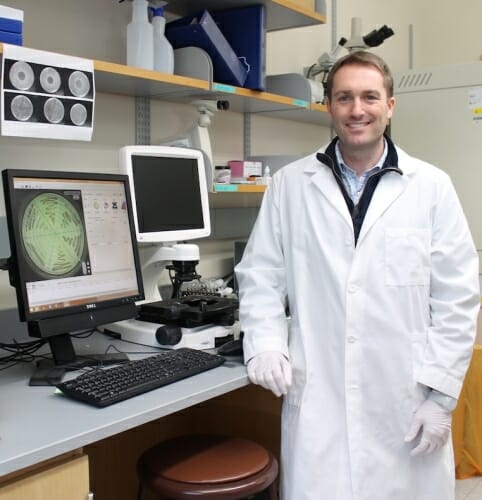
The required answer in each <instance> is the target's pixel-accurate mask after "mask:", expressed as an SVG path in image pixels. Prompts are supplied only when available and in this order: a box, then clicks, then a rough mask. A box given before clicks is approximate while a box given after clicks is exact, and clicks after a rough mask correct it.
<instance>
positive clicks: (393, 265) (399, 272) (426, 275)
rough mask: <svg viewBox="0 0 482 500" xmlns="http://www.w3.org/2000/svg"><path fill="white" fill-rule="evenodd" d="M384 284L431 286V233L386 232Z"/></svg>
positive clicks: (402, 230) (404, 229)
mask: <svg viewBox="0 0 482 500" xmlns="http://www.w3.org/2000/svg"><path fill="white" fill-rule="evenodd" d="M385 284H386V285H388V286H427V285H429V284H430V231H428V230H427V229H418V228H391V229H387V230H386V231H385Z"/></svg>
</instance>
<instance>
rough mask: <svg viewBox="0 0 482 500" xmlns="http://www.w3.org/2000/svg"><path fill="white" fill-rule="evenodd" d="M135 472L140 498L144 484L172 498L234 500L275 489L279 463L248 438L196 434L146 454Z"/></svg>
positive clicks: (140, 459) (155, 447) (169, 442)
mask: <svg viewBox="0 0 482 500" xmlns="http://www.w3.org/2000/svg"><path fill="white" fill-rule="evenodd" d="M137 473H138V476H139V479H140V482H141V494H142V486H146V487H148V488H149V489H150V490H152V491H153V492H155V493H158V494H160V495H164V496H167V497H169V498H173V499H183V498H192V497H193V496H196V497H197V498H213V499H214V498H233V499H235V498H244V497H245V496H248V495H253V494H255V493H258V492H261V491H263V490H265V489H267V488H268V487H270V486H271V489H272V490H273V491H275V487H274V482H275V480H276V477H277V475H278V463H277V461H276V459H275V457H274V456H273V455H272V454H271V453H270V452H269V451H268V450H267V449H266V448H264V447H263V446H260V445H259V444H257V443H255V442H253V441H250V440H248V439H244V438H239V437H230V436H222V435H193V436H181V437H178V438H174V439H170V440H168V441H165V442H163V443H159V444H157V445H155V446H153V447H152V448H150V449H148V450H147V451H145V452H144V453H143V454H142V455H141V457H140V458H139V461H138V463H137ZM139 498H141V495H140V496H139ZM270 498H273V499H274V498H276V496H275V495H274V494H273V495H272V496H271V497H270Z"/></svg>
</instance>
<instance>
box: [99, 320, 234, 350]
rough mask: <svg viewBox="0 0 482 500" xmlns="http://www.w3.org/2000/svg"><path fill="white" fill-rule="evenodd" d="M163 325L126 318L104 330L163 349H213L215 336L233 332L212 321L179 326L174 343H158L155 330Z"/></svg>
mask: <svg viewBox="0 0 482 500" xmlns="http://www.w3.org/2000/svg"><path fill="white" fill-rule="evenodd" d="M161 326H163V325H160V324H159V323H149V322H147V321H138V320H136V319H127V320H124V321H118V322H117V323H111V324H109V325H105V326H104V330H107V331H110V332H115V333H119V334H120V335H121V338H122V340H126V341H130V342H137V343H139V344H143V345H147V346H152V347H161V348H163V349H179V348H180V347H189V348H191V349H200V350H202V349H214V348H215V343H216V338H222V337H227V336H228V335H232V334H233V326H221V325H215V324H213V323H210V324H207V325H201V326H197V327H194V328H181V331H182V337H181V340H180V341H179V342H178V343H177V344H174V345H167V344H160V343H159V342H158V341H157V339H156V333H157V330H158V329H159V328H160V327H161Z"/></svg>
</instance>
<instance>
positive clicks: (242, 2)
mask: <svg viewBox="0 0 482 500" xmlns="http://www.w3.org/2000/svg"><path fill="white" fill-rule="evenodd" d="M200 4H202V5H200ZM249 5H264V6H265V8H266V30H267V31H277V30H283V29H289V28H300V27H303V26H313V25H316V24H325V23H326V16H325V15H323V14H319V13H318V12H315V11H311V10H308V9H306V8H304V7H301V6H300V5H298V4H297V3H296V1H293V0H203V1H202V2H197V3H196V2H193V1H192V0H170V1H169V4H168V6H166V10H168V11H169V12H171V13H173V14H176V15H179V16H188V15H192V14H195V13H196V12H199V11H200V10H202V9H207V10H222V9H231V8H234V7H248V6H249Z"/></svg>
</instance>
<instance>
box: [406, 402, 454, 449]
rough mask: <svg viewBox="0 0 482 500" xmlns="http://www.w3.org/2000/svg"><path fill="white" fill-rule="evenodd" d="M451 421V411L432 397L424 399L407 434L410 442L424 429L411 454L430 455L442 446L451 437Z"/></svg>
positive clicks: (407, 439)
mask: <svg viewBox="0 0 482 500" xmlns="http://www.w3.org/2000/svg"><path fill="white" fill-rule="evenodd" d="M451 423H452V415H451V413H450V412H448V411H447V410H446V409H444V408H442V407H441V406H440V405H438V404H437V403H435V402H434V401H432V400H430V399H427V400H426V401H424V402H423V403H422V404H421V406H420V408H419V409H418V410H417V411H416V412H415V415H414V416H413V420H412V425H411V426H410V430H409V431H408V434H407V435H406V436H405V442H406V443H409V442H411V441H413V440H414V439H415V437H416V436H417V434H418V433H419V431H420V430H422V435H421V437H420V442H419V443H418V445H417V446H416V447H415V448H414V449H413V450H412V451H411V452H410V455H411V456H412V457H415V456H417V455H428V454H429V453H432V452H433V451H435V450H438V449H439V448H440V447H442V446H443V445H444V444H445V443H446V442H447V439H448V437H449V434H450V427H451Z"/></svg>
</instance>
